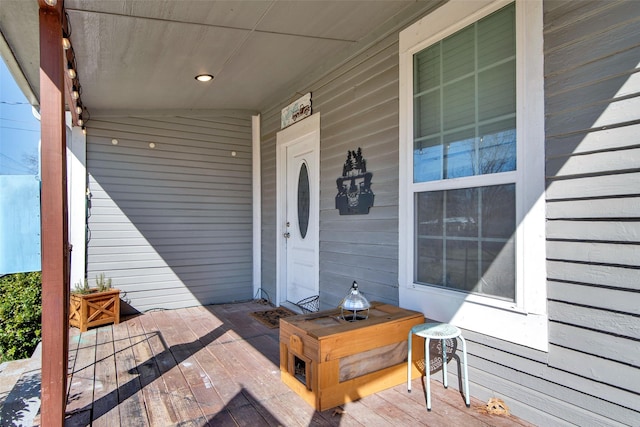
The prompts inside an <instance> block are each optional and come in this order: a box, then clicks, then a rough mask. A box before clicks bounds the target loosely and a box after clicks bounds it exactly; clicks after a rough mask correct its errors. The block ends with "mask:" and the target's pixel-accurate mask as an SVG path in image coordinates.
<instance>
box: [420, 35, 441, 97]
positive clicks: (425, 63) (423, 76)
mask: <svg viewBox="0 0 640 427" xmlns="http://www.w3.org/2000/svg"><path fill="white" fill-rule="evenodd" d="M440 61H441V58H440V43H438V44H436V45H434V46H431V47H430V48H428V49H425V50H423V51H421V52H419V53H417V54H416V56H415V57H414V59H413V62H414V65H413V66H414V73H413V79H414V83H413V93H414V94H418V93H420V92H424V91H425V90H429V89H431V88H434V87H437V86H439V85H440ZM415 71H419V72H415Z"/></svg>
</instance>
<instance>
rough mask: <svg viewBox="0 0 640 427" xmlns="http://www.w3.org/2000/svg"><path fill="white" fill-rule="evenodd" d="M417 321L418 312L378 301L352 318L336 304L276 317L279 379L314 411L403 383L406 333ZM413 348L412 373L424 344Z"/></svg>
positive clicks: (419, 320)
mask: <svg viewBox="0 0 640 427" xmlns="http://www.w3.org/2000/svg"><path fill="white" fill-rule="evenodd" d="M421 323H424V316H423V315H422V313H419V312H416V311H411V310H405V309H403V308H400V307H396V306H393V305H390V304H383V303H378V302H373V303H371V308H370V311H369V318H368V319H364V320H358V321H354V322H348V321H346V320H344V319H342V318H341V317H340V309H333V310H327V311H321V312H317V313H311V314H304V315H298V316H291V317H286V318H283V319H280V375H281V378H282V381H283V382H284V383H285V384H287V385H288V386H289V387H290V388H291V389H292V390H293V391H295V392H296V393H297V394H298V395H300V396H301V397H302V398H303V399H304V400H305V401H306V402H307V403H309V404H310V405H311V406H313V407H314V408H315V409H316V410H319V411H324V410H326V409H329V408H332V407H334V406H338V405H341V404H343V403H346V402H350V401H354V400H357V399H359V398H361V397H364V396H367V395H369V394H372V393H376V392H378V391H381V390H384V389H387V388H389V387H394V386H396V385H398V384H402V383H405V382H406V381H407V336H408V334H409V331H410V330H411V328H412V327H413V326H415V325H419V324H421ZM413 349H414V352H413V355H412V359H413V361H414V362H413V363H414V367H415V368H416V369H413V370H412V371H413V378H417V377H419V376H420V375H421V369H419V365H420V363H418V362H417V361H420V360H422V359H424V348H423V346H422V345H419V343H418V342H416V343H414V345H413ZM420 349H422V350H420Z"/></svg>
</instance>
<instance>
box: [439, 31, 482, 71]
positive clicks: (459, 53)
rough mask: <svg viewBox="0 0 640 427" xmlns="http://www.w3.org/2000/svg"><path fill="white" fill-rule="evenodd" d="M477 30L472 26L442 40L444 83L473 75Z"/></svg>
mask: <svg viewBox="0 0 640 427" xmlns="http://www.w3.org/2000/svg"><path fill="white" fill-rule="evenodd" d="M474 39H475V28H474V25H471V26H469V27H467V28H464V29H462V30H460V31H458V32H457V33H455V34H452V35H450V36H449V37H447V38H446V39H444V40H442V74H443V75H442V81H443V82H444V83H447V82H451V81H452V80H455V79H458V78H460V77H462V76H464V75H466V74H469V73H473V71H474V69H475V64H474V61H473V58H474V56H475V53H474V50H475V46H474Z"/></svg>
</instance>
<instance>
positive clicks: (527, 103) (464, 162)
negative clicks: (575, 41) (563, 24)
mask: <svg viewBox="0 0 640 427" xmlns="http://www.w3.org/2000/svg"><path fill="white" fill-rule="evenodd" d="M399 65H400V209H399V215H400V217H399V218H400V221H399V225H400V237H399V249H400V254H399V282H400V305H401V306H403V307H406V308H411V309H415V310H419V311H422V312H423V313H424V314H425V316H426V317H427V318H430V319H434V320H439V321H447V322H451V323H453V324H455V325H457V326H460V327H462V328H465V329H469V330H473V331H476V332H479V333H483V334H486V335H490V336H493V337H496V338H500V339H504V340H508V341H511V342H514V343H518V344H522V345H526V346H529V347H533V348H536V349H540V350H545V351H546V350H547V348H548V332H547V314H546V270H545V240H544V236H545V209H544V190H545V185H544V84H543V78H544V75H543V52H542V3H541V2H540V1H536V0H534V1H531V0H526V1H524V0H516V1H503V0H499V1H495V0H494V1H482V0H473V1H465V0H451V1H449V2H448V3H445V4H444V5H443V6H441V7H440V8H438V9H437V10H436V11H434V12H433V13H431V14H430V15H428V16H426V17H424V18H422V19H421V20H420V21H418V22H416V23H415V24H413V25H412V26H410V27H409V28H407V29H405V30H404V31H402V32H401V33H400V64H399Z"/></svg>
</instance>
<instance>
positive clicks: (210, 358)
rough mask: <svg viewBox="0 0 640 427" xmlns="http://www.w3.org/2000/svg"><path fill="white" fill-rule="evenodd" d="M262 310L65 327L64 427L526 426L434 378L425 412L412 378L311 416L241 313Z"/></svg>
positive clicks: (269, 333)
mask: <svg viewBox="0 0 640 427" xmlns="http://www.w3.org/2000/svg"><path fill="white" fill-rule="evenodd" d="M268 308H269V307H268V306H265V305H263V304H260V303H257V302H245V303H235V304H220V305H209V306H199V307H191V308H183V309H177V310H161V311H151V312H147V313H145V314H142V315H138V316H134V317H129V318H127V319H124V320H123V321H122V322H121V323H120V324H118V325H108V326H103V327H99V328H95V329H90V330H89V331H87V332H85V333H80V332H79V330H78V329H75V328H72V329H71V330H70V337H69V343H70V345H69V350H70V351H69V381H68V384H69V393H68V401H67V406H66V422H65V425H68V426H76V425H82V426H85V425H93V426H100V425H128V426H134V425H136V426H138V425H140V426H146V425H148V426H166V425H180V426H207V425H215V426H227V425H228V426H235V425H252V426H262V425H265V426H266V425H269V426H277V425H282V426H302V425H304V426H310V425H318V426H324V425H336V426H338V425H340V426H360V425H368V426H385V425H429V426H439V425H442V426H445V425H447V426H448V425H467V426H485V425H493V426H514V425H515V426H526V425H531V424H528V423H526V422H524V421H521V420H519V419H517V418H515V417H513V416H504V415H492V414H488V413H487V412H486V411H485V410H484V409H483V408H484V407H485V405H486V402H481V401H479V400H477V399H473V398H472V400H471V408H466V407H465V403H464V398H463V397H462V396H461V394H460V393H459V392H458V391H457V390H456V388H455V387H449V388H448V389H444V388H443V387H442V384H441V383H440V382H438V381H437V380H432V381H433V387H432V389H431V390H432V399H433V409H432V411H431V412H427V410H426V406H425V395H424V384H423V382H422V381H421V380H420V379H415V380H414V381H413V384H412V386H413V390H414V391H413V393H407V390H406V385H405V384H402V385H399V386H396V387H393V388H390V389H387V390H384V391H382V392H380V393H377V394H374V395H371V396H367V397H364V398H362V399H360V400H358V401H356V402H352V403H347V404H346V405H342V406H340V407H337V408H334V409H329V410H326V411H323V412H317V411H315V410H314V409H313V408H312V407H311V406H309V405H308V404H307V403H305V402H304V400H303V399H302V398H301V397H299V396H298V395H297V394H296V393H294V392H293V391H292V390H290V389H289V388H288V387H287V386H286V385H285V384H284V383H282V382H281V380H280V370H279V366H278V360H279V350H278V333H279V329H277V328H275V329H270V328H268V327H266V326H264V325H263V324H261V323H260V322H258V321H257V320H255V319H254V318H253V317H251V316H250V315H249V313H251V312H254V311H261V310H266V309H268ZM454 364H455V362H451V363H450V369H451V370H454V369H455V367H454ZM438 374H439V373H438ZM438 374H436V375H435V376H436V378H437V379H439V378H441V377H440V376H439V375H438ZM471 375H473V374H471Z"/></svg>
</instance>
